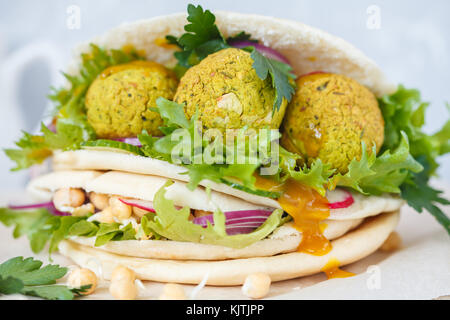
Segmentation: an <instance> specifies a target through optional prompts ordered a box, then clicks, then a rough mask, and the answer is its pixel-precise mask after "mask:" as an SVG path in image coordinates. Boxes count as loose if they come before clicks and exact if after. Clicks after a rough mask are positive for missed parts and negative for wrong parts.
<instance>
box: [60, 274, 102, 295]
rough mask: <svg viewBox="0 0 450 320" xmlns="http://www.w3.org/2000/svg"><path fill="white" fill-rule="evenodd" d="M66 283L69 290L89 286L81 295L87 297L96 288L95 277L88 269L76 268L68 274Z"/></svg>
mask: <svg viewBox="0 0 450 320" xmlns="http://www.w3.org/2000/svg"><path fill="white" fill-rule="evenodd" d="M67 283H68V286H69V287H71V288H80V287H82V286H86V285H91V287H90V288H89V289H87V290H86V291H85V292H83V295H88V294H91V293H93V292H94V290H95V289H96V288H97V276H96V275H95V273H94V272H92V271H91V270H89V269H85V268H82V269H80V268H78V269H75V270H73V271H72V272H71V273H70V275H69V278H68V279H67Z"/></svg>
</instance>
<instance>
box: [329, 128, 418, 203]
mask: <svg viewBox="0 0 450 320" xmlns="http://www.w3.org/2000/svg"><path fill="white" fill-rule="evenodd" d="M400 136H401V140H400V144H399V145H398V146H397V147H396V149H395V150H393V151H392V152H391V151H390V150H386V151H385V152H383V153H382V154H381V155H379V156H378V157H377V156H376V155H375V154H376V149H375V147H374V148H373V150H372V152H370V153H369V152H368V151H367V148H366V146H365V144H364V143H363V144H362V155H361V159H360V160H356V159H354V160H352V161H351V162H350V164H349V166H348V172H347V173H346V174H340V173H338V174H335V175H334V176H333V177H332V178H331V179H330V182H329V184H330V185H331V186H341V187H349V188H352V189H354V190H356V191H359V192H361V193H363V194H366V195H369V194H372V195H379V194H381V193H384V192H388V193H400V186H401V185H402V184H403V182H404V181H405V180H406V178H407V176H408V174H409V172H416V173H417V172H420V171H422V170H423V167H422V165H421V164H420V163H419V162H418V161H416V160H415V159H414V158H413V157H412V155H411V154H410V152H409V143H408V137H407V136H406V134H405V133H403V132H401V133H400Z"/></svg>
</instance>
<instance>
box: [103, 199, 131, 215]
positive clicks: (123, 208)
mask: <svg viewBox="0 0 450 320" xmlns="http://www.w3.org/2000/svg"><path fill="white" fill-rule="evenodd" d="M109 205H110V207H111V210H112V214H113V216H115V217H116V218H117V219H119V220H124V219H128V218H130V217H131V213H132V210H131V206H129V205H126V204H125V203H123V202H122V201H120V199H119V198H117V197H112V198H110V199H109Z"/></svg>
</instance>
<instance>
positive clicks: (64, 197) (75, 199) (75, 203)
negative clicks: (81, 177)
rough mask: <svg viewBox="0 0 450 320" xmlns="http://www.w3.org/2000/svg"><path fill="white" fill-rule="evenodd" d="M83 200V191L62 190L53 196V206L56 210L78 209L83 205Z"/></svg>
mask: <svg viewBox="0 0 450 320" xmlns="http://www.w3.org/2000/svg"><path fill="white" fill-rule="evenodd" d="M84 200H85V195H84V192H83V190H81V189H77V188H62V189H59V190H57V191H56V192H55V194H54V195H53V204H54V206H55V208H56V209H58V210H64V207H72V208H76V207H79V206H81V205H82V204H83V203H84Z"/></svg>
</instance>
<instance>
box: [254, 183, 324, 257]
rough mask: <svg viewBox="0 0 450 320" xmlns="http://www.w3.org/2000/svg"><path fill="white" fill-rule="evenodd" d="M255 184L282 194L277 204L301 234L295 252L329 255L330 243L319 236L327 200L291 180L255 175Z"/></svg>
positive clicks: (321, 230)
mask: <svg viewBox="0 0 450 320" xmlns="http://www.w3.org/2000/svg"><path fill="white" fill-rule="evenodd" d="M255 185H256V186H257V187H258V188H261V189H264V190H268V191H283V194H282V195H281V197H280V198H279V199H278V203H279V204H280V206H281V207H282V208H283V210H284V211H286V212H287V213H288V214H289V215H290V216H291V217H292V218H293V220H294V227H295V228H296V229H297V230H299V231H300V232H302V241H301V243H300V245H299V247H298V248H297V251H299V252H305V253H309V254H312V255H317V256H322V255H325V254H327V253H328V252H330V250H331V248H332V247H331V243H330V241H329V240H328V239H327V238H326V237H325V236H324V235H323V229H324V225H323V222H322V221H323V220H325V219H327V218H328V217H329V215H330V209H329V207H328V200H327V198H325V197H322V196H321V195H320V194H319V193H318V192H316V191H315V190H314V189H312V188H310V187H307V186H304V185H303V184H301V183H300V182H298V181H295V180H292V179H289V180H287V181H286V182H284V183H280V182H277V181H273V180H270V179H267V178H263V177H260V176H256V183H255Z"/></svg>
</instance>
